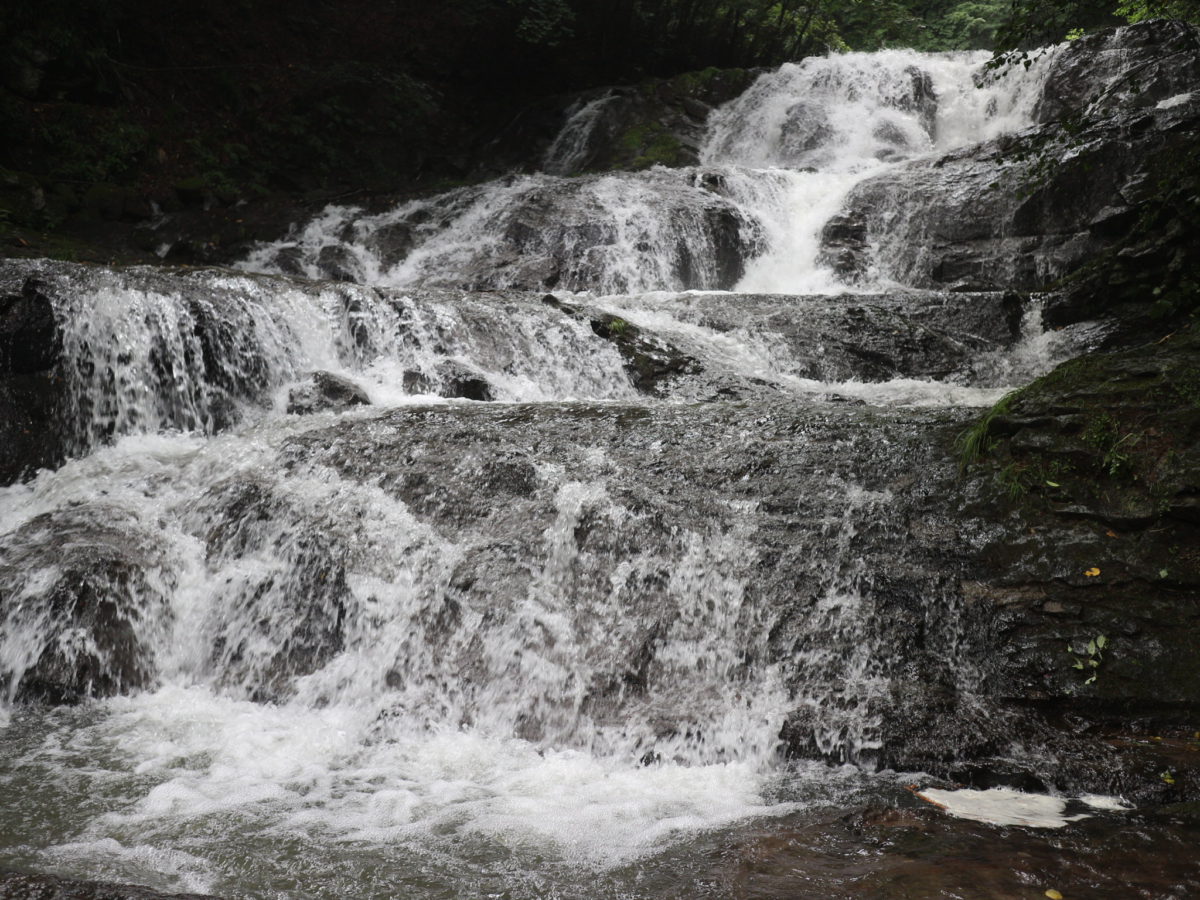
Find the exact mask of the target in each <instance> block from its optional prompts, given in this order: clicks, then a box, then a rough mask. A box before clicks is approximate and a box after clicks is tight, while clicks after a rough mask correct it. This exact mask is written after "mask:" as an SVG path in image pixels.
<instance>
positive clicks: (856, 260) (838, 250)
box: [818, 215, 868, 282]
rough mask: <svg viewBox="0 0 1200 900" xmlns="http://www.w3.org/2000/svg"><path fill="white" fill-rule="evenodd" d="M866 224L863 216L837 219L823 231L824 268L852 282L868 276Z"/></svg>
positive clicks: (822, 256) (839, 216) (832, 220)
mask: <svg viewBox="0 0 1200 900" xmlns="http://www.w3.org/2000/svg"><path fill="white" fill-rule="evenodd" d="M867 251H868V241H867V223H866V220H865V219H864V218H863V217H862V216H857V215H838V216H834V217H833V218H832V219H830V220H829V221H828V222H826V223H825V227H824V228H823V229H822V231H821V254H820V259H819V260H818V262H820V263H821V264H822V265H826V266H829V267H830V268H832V269H833V270H834V271H835V272H837V274H838V275H840V276H841V277H842V278H845V279H847V280H849V281H851V282H853V281H855V280H857V279H859V278H862V277H863V276H865V275H866V267H867Z"/></svg>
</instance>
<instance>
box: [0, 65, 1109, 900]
mask: <svg viewBox="0 0 1200 900" xmlns="http://www.w3.org/2000/svg"><path fill="white" fill-rule="evenodd" d="M983 62H984V57H983V56H981V55H979V54H943V55H928V54H918V53H914V52H907V51H887V52H884V53H880V54H846V55H839V56H831V57H828V58H823V59H813V60H806V61H804V62H802V63H799V64H796V65H786V66H784V67H782V68H781V69H780V70H778V71H776V72H773V73H768V74H765V75H763V76H762V77H761V78H760V79H759V80H758V81H757V82H756V83H755V84H754V85H753V86H752V87H751V88H750V89H749V90H748V91H747V92H746V93H745V94H744V95H743V96H742V97H740V98H739V99H737V100H735V101H733V102H732V103H730V104H728V105H727V106H725V107H723V108H721V109H719V110H717V111H715V112H714V113H713V115H712V116H711V117H710V119H709V123H708V137H707V141H706V144H705V147H704V149H703V153H702V163H701V165H700V166H697V167H690V168H684V169H676V170H668V169H665V168H654V169H651V170H649V171H646V172H640V173H609V174H603V175H588V176H583V177H578V178H566V177H563V176H561V175H556V174H554V173H555V172H556V171H566V170H569V169H571V168H572V167H573V166H574V165H575V164H576V163H577V162H578V160H579V159H581V158H582V156H583V155H584V154H585V152H586V147H587V140H588V135H589V129H590V127H591V125H592V123H594V121H595V119H596V116H597V115H598V114H599V111H600V110H601V109H602V108H603V107H604V106H605V104H607V103H608V102H609V101H610V99H611V98H609V97H600V98H598V99H596V100H593V101H592V102H591V103H588V104H586V105H583V106H582V107H580V108H579V109H578V110H577V111H575V113H574V114H573V115H572V116H571V117H570V119H569V121H568V122H567V124H566V126H565V128H564V130H563V131H562V133H561V134H560V135H559V138H558V139H557V140H556V141H555V142H554V144H553V145H552V147H551V148H550V150H549V152H548V153H547V155H546V158H545V169H546V171H545V172H541V173H535V174H528V175H514V176H510V177H506V178H503V179H500V180H498V181H496V182H491V183H488V184H483V185H475V186H469V187H463V188H459V189H457V190H454V191H451V192H448V193H445V194H441V195H438V196H435V197H430V198H423V199H417V200H411V201H408V202H406V203H403V204H401V205H399V206H397V207H396V208H394V209H391V210H388V211H384V212H376V213H371V214H368V213H366V212H365V211H363V210H360V209H355V208H347V207H331V208H329V209H327V210H326V211H324V213H323V214H322V215H320V216H319V217H317V218H316V219H314V220H313V221H311V222H309V223H307V224H305V225H304V226H303V227H301V228H299V229H298V230H297V231H296V232H295V233H294V234H292V235H291V236H289V237H288V238H287V239H285V240H283V241H280V242H277V243H273V244H269V245H264V246H261V247H259V248H258V249H256V251H255V252H254V253H253V254H252V255H251V256H250V257H249V258H248V259H247V260H246V261H245V262H244V263H243V264H242V265H241V266H240V269H241V270H242V271H241V272H240V273H231V272H218V271H204V270H198V271H193V272H187V273H177V272H166V271H159V270H154V269H136V268H135V269H128V270H118V269H92V268H88V267H78V266H66V265H62V266H59V265H53V264H28V263H19V262H8V263H5V264H3V266H0V287H2V288H3V290H4V291H6V292H10V291H16V290H19V289H21V286H22V285H31V284H35V285H36V289H37V291H38V292H39V296H43V295H44V296H45V297H46V298H47V302H49V303H51V304H52V306H53V311H54V316H55V319H56V321H57V322H58V323H59V328H60V331H61V337H62V362H61V363H60V365H59V368H58V369H57V370H56V376H55V377H56V378H57V379H58V380H57V381H55V384H56V385H57V387H56V389H57V390H60V391H61V396H62V398H63V420H62V423H61V424H62V428H63V430H64V433H65V434H66V435H67V437H66V439H65V440H66V444H67V448H68V456H69V459H68V461H67V462H66V463H65V464H64V465H62V466H61V467H59V468H57V469H54V470H45V471H42V472H40V473H39V474H38V475H37V477H36V478H35V479H33V480H31V481H29V482H27V483H24V484H16V485H12V486H9V487H5V488H0V536H2V538H0V598H3V604H2V606H0V697H2V698H3V708H4V711H3V716H4V717H5V721H6V722H7V723H8V724H9V726H10V728H9V730H8V731H7V732H6V734H10V735H11V738H10V739H8V740H10V748H9V749H8V750H5V751H3V753H2V754H0V778H2V779H4V781H5V782H6V783H7V784H8V785H14V786H15V787H14V788H13V789H12V790H13V793H14V796H16V795H17V794H20V795H21V796H22V797H24V798H25V799H23V800H22V801H21V802H22V803H27V804H30V805H31V807H36V808H34V809H33V811H28V810H27V811H26V813H24V815H27V816H28V817H29V821H36V822H38V823H40V824H39V825H38V826H37V827H38V828H40V829H41V831H40V833H39V835H38V837H37V840H36V841H35V840H34V839H33V838H30V837H27V838H24V839H23V840H24V841H25V843H23V844H22V846H21V848H19V849H17V850H12V851H11V853H10V855H11V856H12V857H13V858H14V859H15V860H16V861H17V862H19V863H21V864H23V865H24V864H30V865H43V866H44V865H54V866H56V867H60V868H62V869H63V870H66V871H74V870H84V871H97V872H100V873H102V874H104V875H106V876H107V877H114V878H120V879H129V880H146V881H151V882H157V883H160V884H163V885H165V886H168V887H174V888H188V889H192V890H213V891H229V892H249V893H251V894H255V895H262V896H286V895H288V894H289V892H295V891H297V890H299V889H300V888H298V887H297V885H302V886H303V889H304V890H306V891H308V892H309V893H310V894H311V895H312V896H339V895H344V894H345V892H346V890H348V889H347V887H346V885H354V888H353V891H354V892H358V893H359V895H361V896H396V895H414V896H416V895H421V896H434V895H438V896H449V895H458V896H465V895H467V894H476V893H489V894H492V895H498V894H501V893H505V892H507V891H509V886H511V884H513V883H514V881H513V879H517V881H518V882H519V881H520V879H521V878H524V877H526V876H525V875H524V874H523V873H527V872H535V871H536V872H538V873H542V874H538V875H537V878H544V880H542V881H537V882H536V883H535V882H526V883H525V885H526V889H527V891H528V892H530V893H536V892H541V893H546V894H548V895H549V894H557V893H558V892H559V890H560V889H562V890H568V893H570V892H572V891H573V892H574V893H572V894H571V895H572V896H576V895H578V890H579V885H578V883H577V871H578V870H580V868H583V869H585V870H587V871H589V872H595V873H614V872H615V873H618V874H616V875H611V877H613V878H618V879H619V878H622V877H625V876H624V875H621V874H620V873H621V871H622V869H621V867H622V866H625V865H627V864H630V863H631V862H632V861H635V860H638V859H641V858H645V857H647V856H648V855H653V854H661V853H664V852H667V850H666V849H664V848H670V847H671V846H673V842H675V841H679V840H684V839H693V838H695V836H697V835H704V834H706V833H708V832H710V831H712V830H714V829H718V828H720V827H724V826H727V825H729V824H730V823H733V822H738V821H745V820H747V819H750V818H752V817H764V818H769V817H773V816H782V815H786V814H788V813H789V812H793V811H795V810H797V809H800V808H803V807H804V806H805V805H806V804H809V803H816V802H818V799H817V798H819V797H821V796H827V794H828V792H831V791H832V792H837V791H844V792H850V791H853V790H857V789H858V788H859V787H860V786H861V783H862V782H861V779H862V778H864V777H867V776H866V775H864V773H865V772H869V770H870V769H871V766H872V764H873V763H874V762H875V761H876V760H877V758H878V751H879V750H880V748H881V747H882V746H883V742H884V738H885V734H884V730H885V721H884V710H885V707H886V705H887V703H888V702H890V701H889V697H890V693H889V692H890V691H891V690H892V688H893V678H894V676H895V675H896V673H895V672H894V671H893V668H892V665H891V663H890V662H889V656H888V653H887V650H886V648H887V646H888V644H887V642H888V641H889V640H890V639H891V637H890V634H889V629H894V628H900V627H902V626H904V625H905V623H906V622H907V621H908V619H906V618H905V617H906V616H908V617H910V618H911V616H912V613H911V610H908V609H900V608H898V605H902V602H901V601H903V602H906V603H917V602H920V603H926V604H929V605H930V606H931V607H937V608H938V609H948V610H952V609H954V608H955V606H954V604H955V602H956V594H955V590H956V587H955V580H954V579H953V578H949V577H947V576H946V575H945V573H944V572H943V571H941V570H940V569H939V568H938V566H951V565H953V559H954V553H955V552H956V549H955V546H954V540H957V536H956V535H950V536H947V534H948V530H947V529H942V531H940V532H938V530H937V529H936V528H933V527H929V528H926V526H925V524H924V523H925V522H926V521H927V519H929V517H930V515H931V514H930V513H929V506H928V503H929V498H930V497H934V496H936V495H937V494H938V492H939V491H940V490H942V489H943V487H944V485H946V484H947V483H949V480H950V479H952V478H953V477H954V473H955V463H954V461H953V460H950V459H948V458H947V457H946V455H945V453H943V452H941V451H940V450H938V449H937V447H936V445H935V444H934V443H933V442H932V441H931V440H930V439H929V437H928V436H929V435H930V434H933V433H937V434H942V433H949V432H950V431H952V430H953V429H957V428H961V427H962V426H963V425H964V424H965V423H966V422H967V421H968V420H970V419H971V418H972V417H973V416H974V415H976V410H977V408H978V407H980V406H984V405H987V404H990V403H993V402H995V401H996V400H997V399H999V398H1000V397H1001V396H1003V394H1004V393H1005V392H1006V391H1007V390H1009V389H1011V388H1012V387H1014V386H1015V385H1016V384H1018V383H1020V381H1022V380H1024V379H1027V378H1029V377H1031V376H1032V375H1035V374H1038V373H1040V372H1044V371H1046V370H1047V369H1048V368H1049V367H1050V366H1052V365H1053V364H1054V363H1055V362H1056V361H1058V360H1060V359H1062V358H1065V357H1066V356H1068V355H1070V353H1071V352H1073V351H1075V350H1077V349H1078V347H1079V346H1081V345H1083V344H1085V343H1086V342H1087V341H1089V340H1091V339H1092V337H1093V336H1094V335H1092V334H1091V333H1090V332H1088V331H1087V330H1086V329H1066V330H1064V331H1062V332H1055V333H1052V334H1047V333H1046V331H1045V329H1044V328H1043V327H1042V324H1041V319H1040V313H1039V311H1038V309H1037V308H1036V306H1033V307H1030V306H1029V305H1028V304H1026V305H1025V306H1022V304H1021V300H1020V298H1015V299H1014V297H1013V296H1012V295H1009V294H1005V293H1003V292H988V293H972V294H964V293H935V292H920V291H912V290H905V289H901V288H898V287H897V286H896V285H895V284H894V283H893V280H891V279H890V278H889V277H888V276H887V274H886V272H883V273H882V274H881V273H880V272H875V273H873V274H870V275H869V276H868V277H867V278H866V279H865V280H859V281H857V282H855V283H854V284H850V283H848V281H847V280H846V279H845V278H843V277H842V276H841V275H839V274H838V273H837V272H836V271H835V270H834V268H833V267H832V266H831V265H830V264H829V263H828V260H827V259H826V258H825V257H824V256H823V253H824V251H823V248H822V230H823V229H824V228H825V226H826V225H827V223H828V222H829V220H830V219H831V218H833V217H834V216H835V215H837V214H838V213H839V211H840V210H841V209H842V206H843V203H844V201H845V198H846V197H847V195H848V193H849V192H850V191H851V189H852V188H853V187H854V186H855V185H856V184H859V183H861V182H862V181H863V180H864V179H866V178H868V177H871V176H872V175H874V174H877V173H879V172H881V171H885V170H888V169H889V167H895V166H898V165H902V164H903V163H904V162H905V161H907V160H913V159H919V158H926V157H928V156H930V155H931V154H938V153H943V152H947V151H949V150H952V149H954V148H958V147H962V146H964V145H967V144H969V143H971V142H977V141H982V140H987V139H990V138H992V137H995V136H997V135H1000V134H1004V133H1009V132H1012V131H1016V130H1019V129H1021V128H1023V127H1026V126H1027V125H1029V124H1030V123H1031V115H1032V112H1031V111H1032V109H1033V106H1034V103H1035V102H1036V100H1037V96H1038V92H1039V90H1040V85H1041V82H1040V81H1039V79H1040V78H1042V77H1043V76H1044V68H1043V67H1042V66H1041V65H1040V64H1039V66H1034V67H1032V68H1031V69H1030V70H1029V71H1028V72H1019V73H1014V74H1013V75H1011V76H1010V77H1009V78H1008V79H1007V80H990V79H989V78H988V77H987V76H986V75H985V74H984V71H983ZM264 273H265V274H264ZM280 276H296V277H280ZM723 292H729V293H723ZM323 377H324V378H336V379H338V382H337V383H338V384H344V383H345V382H349V383H350V387H349V388H347V390H352V391H357V392H360V393H361V396H359V394H358V393H356V394H355V397H356V398H357V402H355V403H354V404H353V405H349V406H338V405H337V404H336V403H332V402H331V404H330V405H329V406H328V408H324V409H317V410H316V411H315V412H312V414H311V415H302V414H301V413H302V412H304V410H300V409H299V408H298V404H297V403H296V402H295V397H296V396H297V395H296V392H297V391H301V390H308V389H312V388H313V385H318V386H319V383H320V379H321V378H323ZM926 532H929V533H931V534H932V533H934V532H937V534H936V535H934V536H933V537H929V536H928V535H927V534H926ZM922 541H926V543H924V544H922V543H921V542H922ZM939 542H940V543H939ZM898 597H899V598H901V600H897V599H896V598H898ZM913 598H918V599H916V600H914V599H913ZM943 618H945V619H946V620H950V619H952V618H953V617H952V616H950V615H946V616H945V617H943ZM934 619H937V620H938V621H939V622H940V621H941V619H939V618H938V617H936V616H932V615H931V616H930V621H933V620H934ZM930 627H931V629H932V630H936V629H933V626H930ZM938 627H939V628H941V630H940V631H937V633H936V634H933V635H932V636H931V637H930V638H929V642H930V645H931V646H935V645H936V646H939V647H940V646H954V642H955V640H956V639H957V634H958V632H956V631H955V629H956V628H959V627H961V626H960V625H959V624H958V623H957V622H953V621H949V622H948V624H944V627H943V626H942V625H939V626H938ZM939 642H940V643H939ZM930 665H936V666H940V667H941V668H939V672H942V674H943V675H944V677H945V679H946V680H947V681H948V682H952V681H953V679H954V678H955V677H956V671H955V665H956V663H955V661H954V660H945V659H941V660H934V661H933V662H931V663H930ZM81 698H84V699H88V698H90V700H89V702H87V703H84V704H83V705H82V706H79V707H77V708H66V707H63V708H60V709H54V710H52V711H47V710H46V709H45V708H43V707H39V706H37V705H36V701H38V700H48V701H51V702H58V701H65V700H78V699H81ZM787 734H791V735H792V738H791V739H789V740H790V741H791V744H790V745H789V746H785V735H787ZM796 747H803V748H804V749H805V750H806V751H808V752H809V753H810V755H813V756H816V757H818V758H820V759H822V760H825V761H826V762H828V763H832V764H833V765H824V764H816V763H813V764H808V763H802V762H796V761H788V760H787V759H786V752H787V751H788V750H789V749H791V750H795V749H796ZM843 764H849V765H843ZM63 773H74V774H72V775H71V778H66V777H65V776H64V775H63ZM72 779H74V780H72ZM34 784H36V785H39V788H38V789H37V790H34V789H33V788H32V787H31V785H34ZM43 792H44V794H45V796H44V797H41V794H42V793H43ZM68 792H71V794H72V796H74V795H75V794H77V793H78V794H81V795H84V796H86V797H87V798H88V799H87V800H86V802H84V801H80V802H76V801H75V800H69V799H68V796H67V793H68ZM823 792H824V793H823ZM34 795H38V796H34ZM42 802H45V803H48V804H54V805H57V806H61V808H62V809H63V810H64V812H62V814H61V815H59V816H58V817H56V818H53V819H52V820H51V819H49V818H48V817H47V816H46V815H45V811H44V810H43V809H42V808H41V807H40V806H38V805H37V804H39V803H42ZM68 810H69V811H70V812H68ZM247 859H253V860H256V862H255V865H259V863H261V867H262V869H263V872H262V873H252V872H247V871H246V867H247V865H248V863H247V862H246V860H247ZM530 877H533V876H530ZM597 877H600V876H599V875H597ZM604 877H610V876H609V875H608V874H606V875H605V876H604ZM573 878H574V879H576V880H575V881H572V879H573ZM614 884H620V882H619V881H618V882H614ZM247 885H249V886H247ZM430 885H433V886H434V887H430ZM447 885H448V886H449V887H447ZM531 885H532V886H531ZM564 885H567V888H564V887H563V886H564ZM572 885H573V886H572ZM620 890H624V888H621V889H620ZM620 890H618V889H617V888H614V895H615V894H616V893H620Z"/></svg>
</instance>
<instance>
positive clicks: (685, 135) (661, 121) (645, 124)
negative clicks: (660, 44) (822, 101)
mask: <svg viewBox="0 0 1200 900" xmlns="http://www.w3.org/2000/svg"><path fill="white" fill-rule="evenodd" d="M758 74H759V73H758V72H757V71H752V70H746V69H721V70H717V69H710V70H706V71H704V72H693V73H687V74H684V75H679V76H676V77H675V78H671V79H668V80H654V81H647V82H643V83H641V84H639V85H633V86H627V87H618V88H604V89H601V90H598V91H593V92H589V93H587V94H584V95H583V96H581V97H579V98H577V99H576V100H575V101H574V102H573V103H572V104H571V105H570V106H568V107H567V109H566V111H565V113H564V120H565V121H563V122H562V126H561V130H560V131H559V133H558V135H557V137H556V138H555V140H554V141H553V142H552V143H551V144H550V146H549V147H548V149H547V150H546V153H545V156H544V158H543V160H542V167H543V168H544V170H545V171H547V172H550V173H553V174H555V175H578V174H581V173H583V172H607V171H614V170H633V171H637V170H640V169H646V168H649V167H650V166H655V165H661V166H676V167H677V166H692V165H696V163H698V162H699V152H700V147H701V145H702V144H703V142H704V137H705V130H704V125H705V122H706V120H707V118H708V114H709V113H710V112H711V111H712V109H713V108H714V107H716V106H719V105H720V104H722V103H725V102H727V101H729V100H732V99H733V98H734V97H736V96H737V95H738V94H740V93H741V92H742V91H743V90H745V88H746V87H747V86H749V84H750V83H751V82H752V81H753V80H754V78H755V77H757V75H758Z"/></svg>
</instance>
